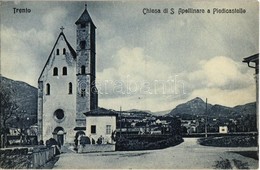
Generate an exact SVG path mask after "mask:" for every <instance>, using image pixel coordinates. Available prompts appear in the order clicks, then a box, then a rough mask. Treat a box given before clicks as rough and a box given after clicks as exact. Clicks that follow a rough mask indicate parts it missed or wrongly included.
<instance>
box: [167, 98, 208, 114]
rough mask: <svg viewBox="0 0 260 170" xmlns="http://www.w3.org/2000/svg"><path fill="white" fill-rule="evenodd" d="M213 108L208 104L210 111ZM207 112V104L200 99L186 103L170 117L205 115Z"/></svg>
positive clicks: (177, 107) (175, 109)
mask: <svg viewBox="0 0 260 170" xmlns="http://www.w3.org/2000/svg"><path fill="white" fill-rule="evenodd" d="M211 107H212V105H211V104H208V109H210V108H211ZM205 111H206V103H205V102H204V101H203V100H202V99H201V98H199V97H196V98H195V99H192V100H190V101H188V102H186V103H183V104H180V105H178V106H176V107H175V108H174V109H173V110H172V111H171V112H170V113H169V115H172V116H180V115H187V114H188V115H203V114H205Z"/></svg>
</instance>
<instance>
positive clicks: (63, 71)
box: [62, 67, 67, 75]
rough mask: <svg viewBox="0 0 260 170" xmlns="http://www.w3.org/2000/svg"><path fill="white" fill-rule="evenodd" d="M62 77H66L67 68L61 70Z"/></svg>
mask: <svg viewBox="0 0 260 170" xmlns="http://www.w3.org/2000/svg"><path fill="white" fill-rule="evenodd" d="M62 75H67V67H63V68H62Z"/></svg>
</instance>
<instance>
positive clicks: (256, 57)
mask: <svg viewBox="0 0 260 170" xmlns="http://www.w3.org/2000/svg"><path fill="white" fill-rule="evenodd" d="M258 60H259V53H258V54H255V55H252V56H249V57H245V58H244V60H243V62H245V63H248V62H258Z"/></svg>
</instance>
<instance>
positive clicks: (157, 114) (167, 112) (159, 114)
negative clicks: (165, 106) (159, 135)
mask: <svg viewBox="0 0 260 170" xmlns="http://www.w3.org/2000/svg"><path fill="white" fill-rule="evenodd" d="M171 111H172V110H165V111H158V112H152V114H153V115H155V116H163V115H167V114H169V113H170V112H171Z"/></svg>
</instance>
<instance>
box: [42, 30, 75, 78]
mask: <svg viewBox="0 0 260 170" xmlns="http://www.w3.org/2000/svg"><path fill="white" fill-rule="evenodd" d="M61 36H63V38H64V40H65V42H66V45H67V46H68V48H69V50H70V53H71V55H72V56H73V58H74V59H76V57H77V53H76V52H75V50H74V49H73V48H72V46H71V45H70V43H69V42H68V41H67V39H66V36H65V35H64V33H63V32H61V33H60V35H59V36H58V38H57V40H56V42H55V44H54V46H53V48H52V50H51V53H50V55H49V57H48V60H47V62H46V63H45V65H44V67H43V69H42V72H41V74H40V77H39V78H38V82H39V80H40V78H41V77H42V74H43V71H44V70H45V68H46V66H47V64H48V63H49V61H50V59H51V55H52V53H53V51H54V49H55V47H56V45H57V43H58V40H59V39H60V37H61Z"/></svg>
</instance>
